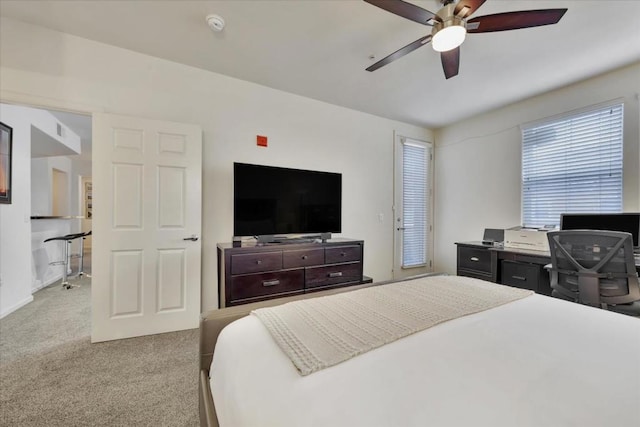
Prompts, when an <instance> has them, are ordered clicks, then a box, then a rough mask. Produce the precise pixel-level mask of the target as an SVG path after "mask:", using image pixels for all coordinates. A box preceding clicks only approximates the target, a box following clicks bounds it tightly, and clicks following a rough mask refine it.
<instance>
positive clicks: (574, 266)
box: [547, 230, 640, 316]
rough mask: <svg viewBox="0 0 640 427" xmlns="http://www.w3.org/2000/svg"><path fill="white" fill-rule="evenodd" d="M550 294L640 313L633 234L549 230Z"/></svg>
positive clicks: (639, 292)
mask: <svg viewBox="0 0 640 427" xmlns="http://www.w3.org/2000/svg"><path fill="white" fill-rule="evenodd" d="M547 237H548V239H549V250H550V251H551V269H550V275H551V288H552V293H551V295H552V296H554V297H558V298H563V299H566V300H569V301H574V302H578V303H581V304H586V305H591V306H595V307H600V308H604V309H608V310H611V311H616V312H619V313H624V314H630V315H633V316H640V282H639V281H638V273H637V272H636V267H635V262H634V257H633V246H632V240H631V234H629V233H622V232H618V231H598V230H565V231H551V232H548V233H547Z"/></svg>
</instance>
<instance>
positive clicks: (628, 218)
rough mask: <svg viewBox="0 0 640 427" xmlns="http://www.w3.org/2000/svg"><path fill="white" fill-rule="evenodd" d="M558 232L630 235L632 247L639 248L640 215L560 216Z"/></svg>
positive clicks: (569, 214) (570, 214)
mask: <svg viewBox="0 0 640 427" xmlns="http://www.w3.org/2000/svg"><path fill="white" fill-rule="evenodd" d="M560 230H610V231H624V232H626V233H631V236H632V237H633V246H634V247H636V248H637V247H639V246H640V244H639V242H638V240H639V236H640V213H603V214H593V213H590V214H578V213H575V214H574V213H568V214H562V215H560Z"/></svg>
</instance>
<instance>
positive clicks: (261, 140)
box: [256, 135, 267, 147]
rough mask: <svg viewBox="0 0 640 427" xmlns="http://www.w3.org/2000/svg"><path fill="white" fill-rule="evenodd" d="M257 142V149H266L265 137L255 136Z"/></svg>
mask: <svg viewBox="0 0 640 427" xmlns="http://www.w3.org/2000/svg"><path fill="white" fill-rule="evenodd" d="M256 138H257V142H258V146H259V147H266V146H267V137H266V136H262V135H257V136H256Z"/></svg>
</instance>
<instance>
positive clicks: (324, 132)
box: [0, 18, 432, 309]
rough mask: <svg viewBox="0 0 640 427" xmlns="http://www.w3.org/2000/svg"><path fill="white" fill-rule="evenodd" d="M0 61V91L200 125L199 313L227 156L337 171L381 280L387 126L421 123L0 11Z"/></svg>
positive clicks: (389, 187) (226, 211)
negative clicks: (260, 141)
mask: <svg viewBox="0 0 640 427" xmlns="http://www.w3.org/2000/svg"><path fill="white" fill-rule="evenodd" d="M0 57H2V66H1V67H0V73H1V74H2V79H1V80H0V99H5V100H6V99H11V100H18V101H20V102H30V103H33V104H36V105H43V106H47V107H50V108H62V109H72V110H76V111H84V112H94V111H104V112H110V113H118V114H125V115H132V116H140V117H148V118H154V119H161V120H172V121H179V122H186V123H196V124H198V125H200V126H202V128H203V133H204V135H203V142H204V143H203V160H202V161H203V216H202V217H203V231H202V242H203V252H202V255H203V276H202V284H203V293H202V297H203V298H202V306H203V309H209V308H213V307H216V306H217V278H216V277H217V276H216V275H217V271H216V268H217V267H216V262H215V260H216V252H215V248H216V243H218V242H226V241H229V240H230V239H231V236H232V234H233V224H232V209H233V207H232V164H233V162H234V161H239V162H248V163H261V164H267V165H278V166H287V167H297V168H302V169H316V170H325V171H331V172H341V173H342V174H343V215H342V218H343V227H342V229H343V233H342V235H343V236H345V237H353V238H359V239H363V240H364V241H365V261H364V270H365V274H367V275H368V276H371V277H373V278H374V279H375V280H376V281H377V280H384V279H389V278H391V268H392V260H393V252H392V249H393V242H392V238H393V232H392V224H391V221H390V219H391V218H392V211H391V207H392V203H393V134H394V131H398V132H399V133H401V134H403V135H406V136H408V137H413V138H417V139H421V140H432V135H431V132H430V131H428V130H426V129H422V128H418V127H415V126H411V125H407V124H403V123H400V122H396V121H392V120H387V119H383V118H379V117H375V116H372V115H369V114H364V113H360V112H356V111H353V110H348V109H345V108H341V107H336V106H333V105H329V104H326V103H322V102H318V101H315V100H312V99H308V98H303V97H300V96H296V95H292V94H288V93H285V92H281V91H277V90H273V89H270V88H266V87H264V86H259V85H256V84H252V83H248V82H245V81H241V80H237V79H233V78H229V77H226V76H223V75H219V74H215V73H211V72H207V71H204V70H200V69H196V68H192V67H187V66H184V65H181V64H176V63H172V62H169V61H165V60H161V59H158V58H153V57H149V56H145V55H141V54H138V53H134V52H131V51H127V50H123V49H119V48H115V47H112V46H107V45H104V44H100V43H96V42H92V41H89V40H86V39H81V38H78V37H75V36H71V35H66V34H62V33H57V32H53V31H50V30H46V29H44V28H41V27H35V26H31V25H27V24H23V23H20V22H17V21H11V20H7V19H5V18H3V19H2V22H1V25H0ZM256 135H267V136H268V137H269V147H268V148H260V147H257V146H256V143H255V138H256ZM379 213H382V214H383V215H384V218H386V219H385V221H384V222H382V223H380V222H379V221H378V214H379ZM96 243H98V242H97V241H94V244H96Z"/></svg>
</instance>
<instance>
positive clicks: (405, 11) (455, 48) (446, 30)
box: [364, 0, 567, 79]
mask: <svg viewBox="0 0 640 427" xmlns="http://www.w3.org/2000/svg"><path fill="white" fill-rule="evenodd" d="M364 1H366V2H367V3H370V4H372V5H374V6H378V7H379V8H381V9H384V10H386V11H387V12H391V13H393V14H396V15H398V16H401V17H403V18H406V19H410V20H412V21H415V22H418V23H420V24H423V25H427V26H430V27H433V28H432V30H431V34H428V35H426V36H424V37H421V38H419V39H418V40H416V41H414V42H413V43H409V44H408V45H406V46H405V47H403V48H401V49H398V50H397V51H395V52H393V53H392V54H391V55H389V56H387V57H385V58H383V59H381V60H380V61H378V62H376V63H375V64H373V65H371V66H370V67H368V68H367V71H375V70H377V69H378V68H380V67H383V66H385V65H387V64H389V63H390V62H393V61H395V60H396V59H398V58H401V57H403V56H405V55H406V54H408V53H410V52H413V51H414V50H416V49H418V48H419V47H422V46H424V45H425V44H427V43H429V42H432V46H433V49H434V50H436V51H438V52H440V58H441V60H442V68H443V70H444V75H445V77H446V78H447V79H449V78H451V77H453V76H456V75H458V68H459V66H460V45H461V44H462V42H463V41H464V39H465V37H466V35H467V33H490V32H494V31H507V30H517V29H520V28H530V27H539V26H541V25H551V24H555V23H557V22H558V21H560V18H562V16H563V15H564V14H565V12H566V11H567V9H542V10H523V11H518V12H504V13H496V14H493V15H485V16H478V17H476V18H472V19H468V18H469V17H470V16H471V14H472V13H473V12H475V11H476V10H477V9H478V8H479V7H480V6H482V5H483V4H484V2H485V1H486V0H459V1H457V2H456V1H455V0H440V1H441V3H442V4H443V6H442V8H441V9H440V10H439V11H438V12H437V13H432V12H429V11H428V10H426V9H423V8H421V7H419V6H416V5H414V4H412V3H407V2H405V1H402V0H364Z"/></svg>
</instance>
